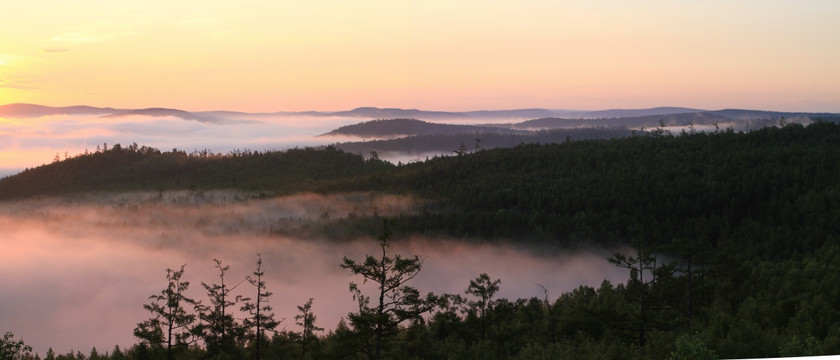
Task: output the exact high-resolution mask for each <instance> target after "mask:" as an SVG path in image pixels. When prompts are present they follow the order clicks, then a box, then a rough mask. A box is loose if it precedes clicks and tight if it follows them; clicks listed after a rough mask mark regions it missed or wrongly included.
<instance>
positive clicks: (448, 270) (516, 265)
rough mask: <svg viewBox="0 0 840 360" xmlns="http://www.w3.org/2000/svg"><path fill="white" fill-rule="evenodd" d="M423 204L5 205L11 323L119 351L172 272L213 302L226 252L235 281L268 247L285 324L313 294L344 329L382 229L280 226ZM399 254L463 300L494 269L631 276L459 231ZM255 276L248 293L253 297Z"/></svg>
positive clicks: (272, 284) (170, 197)
mask: <svg viewBox="0 0 840 360" xmlns="http://www.w3.org/2000/svg"><path fill="white" fill-rule="evenodd" d="M417 204H418V202H417V201H416V200H415V199H412V198H410V197H404V196H394V195H371V194H367V193H351V194H337V195H327V196H324V195H312V194H305V195H295V196H289V197H284V198H273V199H254V198H250V197H249V194H246V193H240V192H222V191H215V192H186V191H183V192H163V193H157V192H154V193H131V194H107V195H88V196H84V197H76V198H63V199H40V200H29V201H22V202H12V203H6V204H5V206H3V207H2V208H0V227H2V228H3V229H4V234H3V237H2V238H0V247H2V248H3V251H4V255H5V256H4V261H3V262H2V263H0V282H2V283H3V284H4V289H3V291H2V293H0V302H2V303H3V304H4V305H5V306H4V307H3V310H2V312H0V323H2V324H4V326H6V327H7V328H12V329H15V332H16V334H17V335H19V336H21V337H22V338H24V339H25V340H26V341H27V343H28V344H31V345H32V346H33V347H34V349H35V351H37V352H39V353H41V354H44V353H45V352H46V350H47V347H53V348H54V349H55V350H56V351H57V352H59V353H63V352H66V351H69V350H70V349H71V348H72V349H75V350H79V349H82V350H85V351H86V350H89V349H90V348H91V347H93V346H96V347H97V348H98V349H104V350H108V349H111V348H112V347H113V346H114V345H116V344H119V345H120V346H122V347H127V346H130V345H131V344H134V343H135V342H136V339H134V338H133V336H132V330H133V329H134V327H135V326H136V324H137V323H138V322H140V321H143V320H144V319H146V318H148V316H149V314H148V313H147V312H146V311H145V310H143V308H142V305H143V304H144V303H148V297H149V296H150V295H155V294H158V293H160V291H161V290H162V289H164V288H165V286H166V278H165V273H166V269H167V268H172V269H178V268H179V267H180V266H181V265H183V264H186V265H187V266H186V272H185V275H184V277H185V279H186V280H187V281H190V282H191V286H190V289H189V291H188V295H190V296H192V297H194V298H196V299H203V298H205V293H204V289H203V288H202V287H201V282H206V283H208V284H212V283H217V282H218V272H216V270H215V269H214V267H213V266H214V263H213V259H214V258H215V259H219V260H221V261H222V262H223V263H224V264H226V265H230V271H229V272H228V274H227V276H226V282H227V283H228V284H230V285H235V284H238V283H239V282H241V281H242V280H243V279H244V277H245V276H246V275H250V274H251V273H252V272H253V271H255V263H256V259H257V254H258V253H260V254H262V259H263V270H265V273H266V276H267V285H268V288H269V290H270V291H272V292H273V293H274V295H273V296H272V297H271V305H272V306H273V307H274V311H275V312H276V314H277V315H278V316H277V317H278V318H284V319H286V320H285V321H284V322H283V323H282V324H281V325H280V327H279V329H284V328H286V329H289V330H298V329H297V325H295V324H294V316H295V315H296V314H297V308H296V306H298V305H302V304H303V303H305V302H306V300H307V299H309V298H310V297H312V298H314V299H315V300H314V305H313V309H314V311H315V313H316V315H317V316H318V320H317V321H318V324H319V325H320V326H322V327H324V328H326V329H332V328H334V326H335V325H336V324H337V323H338V321H339V319H340V318H341V317H342V316H344V315H346V314H347V313H348V312H350V311H354V310H355V308H356V306H357V304H356V303H355V302H354V301H353V299H352V297H351V294H350V293H349V292H348V283H349V282H350V281H354V282H359V283H361V279H359V278H354V277H353V276H351V275H350V274H349V273H348V272H347V271H346V270H343V269H341V268H340V267H339V264H340V263H341V261H342V258H343V257H344V256H347V257H351V258H356V259H360V258H362V257H363V256H364V255H365V254H368V253H370V254H376V253H377V251H378V250H379V249H378V243H377V241H376V240H375V237H376V235H377V234H371V236H370V237H361V238H356V239H331V240H327V239H306V240H303V239H296V238H293V237H285V236H279V235H276V234H272V233H271V231H272V229H274V230H277V229H278V228H279V227H286V228H292V229H293V228H295V227H299V226H304V225H309V226H317V224H319V223H320V222H323V221H327V220H325V219H327V218H330V219H340V218H346V217H348V216H370V215H372V214H373V212H374V211H375V212H377V213H378V214H380V215H397V214H399V213H411V212H413V211H414V208H415V207H416V206H417ZM389 252H392V253H394V254H403V255H418V256H420V257H421V258H422V259H423V270H422V271H421V272H420V275H419V276H418V277H417V278H416V279H415V280H414V281H413V285H414V286H415V287H417V288H418V289H419V290H420V291H421V292H428V291H432V292H436V293H454V294H463V291H464V289H466V287H467V285H468V284H469V280H471V279H474V278H476V277H477V276H478V275H479V274H481V273H483V272H486V273H488V274H489V275H490V276H491V277H493V278H499V279H501V281H502V283H501V290H500V292H499V296H500V297H504V298H509V299H516V298H523V297H534V296H537V297H540V298H543V297H544V295H545V294H544V293H543V290H542V288H541V287H540V285H542V286H544V287H545V288H546V289H548V291H549V296H550V297H552V298H555V297H556V296H558V295H560V294H561V293H562V292H565V291H569V290H572V289H574V288H576V287H577V286H579V285H581V284H588V285H592V286H598V284H600V282H601V281H603V280H604V279H608V280H610V281H613V282H622V281H623V279H625V278H626V273H625V272H624V271H622V270H621V269H618V268H616V267H614V266H612V265H610V264H609V263H608V262H607V261H606V257H607V256H609V254H610V251H606V250H604V249H589V250H579V251H571V252H566V251H560V250H559V249H550V248H541V249H533V248H527V247H524V248H523V247H514V246H511V245H490V244H482V245H474V244H469V243H466V242H463V241H459V240H457V239H429V238H421V237H413V238H410V239H394V243H393V245H392V246H391V247H390V248H389ZM253 291H254V289H253V288H252V287H251V286H250V285H249V284H248V283H247V282H245V283H242V284H241V285H239V287H238V288H237V289H236V291H235V292H236V293H238V294H242V295H243V296H250V293H251V292H253Z"/></svg>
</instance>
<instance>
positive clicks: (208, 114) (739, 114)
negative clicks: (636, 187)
mask: <svg viewBox="0 0 840 360" xmlns="http://www.w3.org/2000/svg"><path fill="white" fill-rule="evenodd" d="M692 114H704V115H703V116H702V117H699V118H698V119H700V118H705V119H712V118H714V119H732V120H755V119H767V118H780V117H796V116H807V117H811V118H813V117H837V116H840V114H839V113H807V112H776V111H765V110H741V109H724V110H712V111H709V110H701V109H693V108H684V107H655V108H648V109H608V110H562V109H558V110H552V109H539V108H532V109H511V110H475V111H461V112H456V111H430V110H419V109H400V108H378V107H359V108H355V109H353V110H346V111H278V112H268V113H249V112H238V111H224V110H221V111H184V110H179V109H169V108H145V109H115V108H110V107H93V106H85V105H79V106H65V107H53V106H45V105H37V104H23V103H16V104H7V105H2V106H0V117H5V118H35V117H42V116H55V115H98V116H103V117H121V116H131V115H142V116H152V117H169V116H171V117H176V118H180V119H184V120H193V121H201V122H222V121H225V120H234V119H258V118H259V117H263V116H313V117H349V118H365V119H418V120H447V119H450V120H476V121H482V120H489V119H496V120H498V119H511V120H514V119H521V120H535V119H546V118H557V119H576V120H581V119H586V120H595V119H600V120H607V119H627V118H639V119H641V118H643V117H652V116H667V117H669V118H670V119H679V118H685V117H687V116H688V117H691V116H695V117H696V116H697V115H692ZM639 121H642V120H639ZM712 122H714V121H712ZM594 123H595V122H593V123H592V124H594ZM607 123H609V122H608V121H607Z"/></svg>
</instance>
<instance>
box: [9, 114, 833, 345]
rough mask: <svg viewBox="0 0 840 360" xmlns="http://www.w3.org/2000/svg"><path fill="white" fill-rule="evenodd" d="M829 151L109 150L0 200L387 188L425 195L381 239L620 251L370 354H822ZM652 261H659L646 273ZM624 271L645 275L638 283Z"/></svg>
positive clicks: (761, 136)
mask: <svg viewBox="0 0 840 360" xmlns="http://www.w3.org/2000/svg"><path fill="white" fill-rule="evenodd" d="M838 145H840V126H838V125H837V124H834V123H826V122H817V123H814V124H811V125H809V126H807V127H803V126H801V125H797V124H788V125H787V126H784V127H782V128H776V127H770V128H764V129H760V130H755V131H751V132H746V133H741V132H734V131H724V132H716V133H711V134H709V133H687V134H683V135H681V136H670V135H669V134H667V133H664V132H662V131H654V132H652V133H648V134H643V135H638V136H630V137H626V138H622V139H613V140H584V141H567V142H564V143H560V144H529V145H521V146H517V147H514V148H505V149H492V150H481V151H475V152H472V153H465V154H463V155H460V156H451V157H437V158H434V159H431V160H429V161H426V162H419V163H411V164H405V165H402V164H401V165H399V166H398V165H393V164H390V163H387V162H383V161H379V160H378V159H375V158H372V159H367V160H366V159H364V158H363V157H362V156H359V155H354V154H349V153H345V152H343V151H340V150H336V149H335V148H332V147H326V148H322V149H312V148H306V149H293V150H288V151H284V152H264V153H257V152H250V151H239V152H232V153H230V154H226V155H221V154H213V153H212V152H209V151H203V152H194V153H192V154H187V153H186V152H183V151H178V150H173V151H168V152H161V151H159V150H157V149H151V148H146V147H138V146H137V145H132V146H129V147H121V146H117V145H115V146H113V147H111V148H104V149H103V150H101V151H97V152H95V153H92V154H85V155H81V156H77V157H74V158H70V159H66V160H63V161H57V162H55V163H53V164H49V165H44V166H40V167H37V168H34V169H28V170H26V171H24V172H22V173H21V174H18V175H15V176H11V177H7V178H4V179H2V180H0V198H3V199H15V198H22V197H35V196H53V195H69V194H73V193H79V192H90V191H134V190H152V191H158V190H169V189H217V188H238V189H244V190H249V191H259V192H263V193H264V194H265V195H267V196H271V195H282V194H290V193H296V192H304V191H310V192H324V193H326V192H343V191H372V192H389V193H401V194H412V195H415V196H418V197H421V198H423V199H425V200H427V202H426V204H427V205H426V206H425V208H424V209H423V210H422V211H421V212H420V213H419V214H416V215H403V216H400V217H398V218H396V219H392V220H393V221H394V223H395V225H394V231H395V233H396V234H408V233H424V234H431V235H436V234H440V235H443V234H446V235H454V236H459V237H463V238H469V239H475V240H477V241H478V240H480V241H487V240H501V241H515V242H523V241H527V242H543V243H544V242H548V243H553V244H558V245H561V246H570V247H572V246H579V245H586V244H590V243H598V244H615V243H620V244H626V245H630V246H632V247H633V248H634V249H636V250H635V251H636V253H634V254H625V255H626V256H625V257H616V258H614V260H615V263H616V264H617V265H619V266H625V267H627V268H628V271H630V274H631V280H630V281H629V282H628V283H627V284H626V285H624V284H620V285H618V286H614V285H612V284H609V283H605V284H603V285H602V286H601V287H600V288H598V289H595V288H590V287H581V288H580V289H578V290H575V291H573V292H571V293H567V294H563V295H561V296H560V297H559V298H557V300H556V301H554V302H547V301H541V299H530V300H529V299H520V300H513V301H512V300H505V299H500V300H498V301H497V302H495V303H493V304H494V306H493V307H492V309H491V311H490V312H489V314H491V315H488V318H486V319H484V320H482V321H478V320H476V318H475V317H473V318H471V317H470V315H469V314H461V313H458V312H457V311H454V310H452V311H451V312H449V311H447V310H446V309H440V311H439V312H438V315H435V316H434V317H433V318H431V319H430V320H429V322H428V323H416V324H414V325H412V326H411V327H410V328H409V329H407V330H404V331H403V332H401V333H399V334H397V336H399V337H401V338H403V340H404V341H406V343H405V344H403V345H405V346H398V347H392V348H389V349H386V353H388V352H389V351H390V353H391V354H392V356H399V357H417V358H434V357H445V354H463V355H465V356H467V358H468V357H469V356H468V355H469V354H485V355H487V354H497V355H496V356H498V358H515V357H519V358H540V357H542V358H553V357H557V356H563V355H565V356H573V355H574V356H594V355H595V354H601V355H604V356H607V357H615V358H617V357H622V356H626V355H627V354H637V355H639V356H649V357H652V358H661V357H664V356H665V355H667V354H674V353H677V352H678V351H682V350H685V349H687V348H698V347H697V346H699V348H702V349H705V350H703V351H706V350H709V351H710V352H711V353H717V354H719V355H720V356H725V357H753V356H777V355H780V354H804V353H809V354H817V353H819V354H822V353H835V354H836V353H840V306H838V302H837V301H835V300H836V299H837V298H840V270H838V268H837V267H836V266H834V261H836V259H837V257H838V256H840V255H838V254H840V246H838V243H837V236H838V234H840V213H838V212H840V181H838V179H840V147H838ZM335 221H336V224H335V226H341V222H342V221H348V220H347V219H336V220H335ZM357 221H364V219H357ZM654 254H666V255H668V256H669V257H670V258H672V259H674V260H675V261H674V263H673V264H672V266H665V265H662V264H659V266H658V267H657V268H656V270H654V269H652V267H653V266H656V264H657V263H656V262H650V261H649V258H650V256H652V255H654ZM639 268H642V269H649V270H647V271H650V272H651V274H657V276H656V277H654V278H651V277H650V274H649V275H648V278H646V279H645V278H641V276H643V274H644V271H643V272H639V271H637V269H639ZM657 272H658V273H657ZM654 279H655V280H654ZM651 280H654V281H651ZM502 286H504V284H502ZM473 316H474V315H473ZM470 319H473V320H470ZM471 321H478V322H477V323H476V322H471ZM488 321H489V323H488ZM479 324H482V325H479ZM526 324H527V325H526ZM476 326H481V328H482V329H484V330H483V331H482V332H481V334H484V335H481V336H479V337H477V336H478V335H476V334H477V333H475V332H474V331H475V329H476V328H475V327H476ZM488 328H489V329H492V330H488ZM344 330H346V331H349V332H350V333H352V332H353V329H349V328H348V329H344ZM344 330H341V331H344ZM341 331H339V330H336V332H335V333H332V334H331V335H329V336H325V337H322V339H321V342H322V346H323V348H321V351H324V353H322V355H324V354H327V353H329V352H330V351H332V353H330V354H339V353H341V351H342V350H341V346H343V345H341V344H342V343H341V342H342V341H352V340H347V339H352V337H350V338H342V337H341V336H340V335H339V334H340V333H341ZM348 334H349V333H348ZM488 334H489V335H488ZM348 336H349V335H348ZM287 340H288V339H287ZM277 341H285V340H282V339H280V340H277ZM406 344H407V345H406ZM695 345H696V346H695ZM348 346H349V345H348ZM680 346H682V347H680ZM692 346H694V347H692ZM345 350H346V349H345ZM354 353H355V352H354ZM313 356H314V355H313ZM475 356H478V355H475Z"/></svg>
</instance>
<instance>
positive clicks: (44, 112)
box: [0, 103, 122, 118]
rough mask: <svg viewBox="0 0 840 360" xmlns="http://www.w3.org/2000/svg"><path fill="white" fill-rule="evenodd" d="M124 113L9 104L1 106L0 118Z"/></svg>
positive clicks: (110, 109) (91, 108)
mask: <svg viewBox="0 0 840 360" xmlns="http://www.w3.org/2000/svg"><path fill="white" fill-rule="evenodd" d="M118 111H122V110H118V109H113V108H99V107H93V106H84V105H79V106H64V107H53V106H44V105H36V104H20V103H18V104H8V105H2V106H0V117H6V118H33V117H42V116H51V115H103V114H113V113H115V112H118Z"/></svg>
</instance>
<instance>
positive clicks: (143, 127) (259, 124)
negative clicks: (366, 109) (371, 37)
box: [0, 114, 521, 177]
mask: <svg viewBox="0 0 840 360" xmlns="http://www.w3.org/2000/svg"><path fill="white" fill-rule="evenodd" d="M368 120H370V119H365V118H354V117H330V116H302V115H293V116H291V115H259V114H243V115H227V116H226V117H225V118H220V119H219V120H218V121H215V122H201V121H196V120H185V119H182V118H178V117H172V116H165V117H150V116H139V115H136V116H124V117H99V116H94V115H60V116H44V117H39V118H28V119H4V118H0V139H2V141H0V177H3V176H8V175H12V174H15V173H18V172H20V171H21V170H23V169H25V168H30V167H36V166H39V165H42V164H48V163H50V162H52V161H53V160H54V159H55V157H56V156H58V157H59V158H60V159H63V158H65V157H66V156H75V155H77V154H83V153H84V152H85V151H90V152H92V151H95V150H96V148H97V147H103V146H105V144H108V146H113V145H114V144H121V145H123V146H127V145H130V144H132V143H137V144H138V145H141V146H150V147H154V148H158V149H160V150H161V151H169V150H172V149H173V148H177V149H179V150H184V151H187V152H192V151H196V150H198V151H201V150H205V149H207V150H210V151H213V152H216V153H222V154H225V153H228V152H230V151H232V150H235V149H240V150H243V149H250V150H253V151H266V150H286V149H289V148H293V147H304V146H318V145H328V144H332V143H337V142H345V141H360V140H365V139H359V138H347V137H338V136H319V135H321V134H325V133H327V132H330V131H332V130H334V129H337V128H339V127H341V126H344V125H351V124H357V123H360V122H364V121H368ZM518 120H521V119H518ZM460 121H461V122H462V123H464V120H460ZM491 121H496V122H500V121H507V122H510V121H514V120H513V119H511V120H498V119H496V120H490V119H486V120H482V119H470V120H468V121H467V122H468V123H471V124H477V123H488V122H491ZM446 122H448V123H457V121H456V120H452V121H446ZM367 140H373V139H367ZM393 155H394V156H393V158H388V157H385V156H383V157H382V158H383V159H384V160H388V161H393V162H394V163H396V162H397V161H403V162H408V161H413V160H423V159H424V158H425V155H426V154H424V156H422V157H421V156H417V155H414V156H411V155H404V154H393ZM431 155H432V156H434V155H437V154H431Z"/></svg>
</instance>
